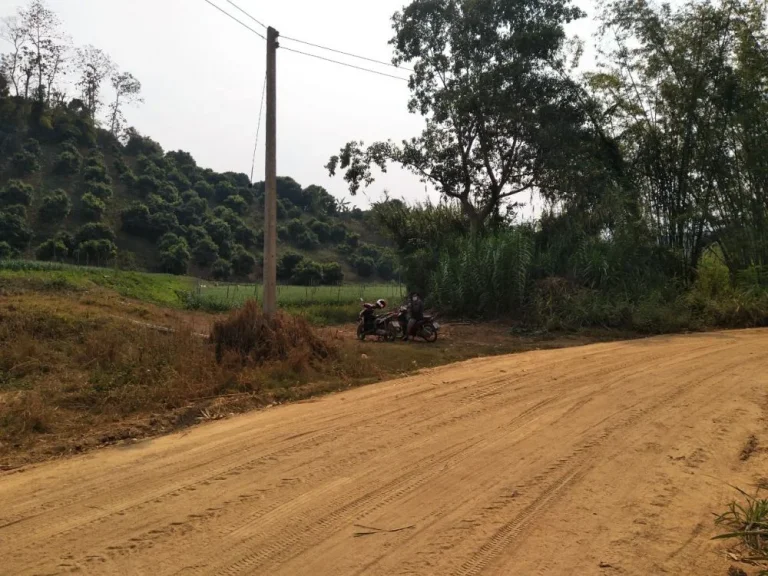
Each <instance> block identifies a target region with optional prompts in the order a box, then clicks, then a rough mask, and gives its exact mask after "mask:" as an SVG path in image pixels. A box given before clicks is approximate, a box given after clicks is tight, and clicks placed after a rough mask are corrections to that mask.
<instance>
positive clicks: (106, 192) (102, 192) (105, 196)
mask: <svg viewBox="0 0 768 576" xmlns="http://www.w3.org/2000/svg"><path fill="white" fill-rule="evenodd" d="M86 192H87V193H88V194H92V195H93V196H96V198H98V199H99V200H101V201H103V202H107V201H108V200H109V199H111V198H112V187H111V186H110V185H109V184H107V183H105V182H88V184H87V187H86Z"/></svg>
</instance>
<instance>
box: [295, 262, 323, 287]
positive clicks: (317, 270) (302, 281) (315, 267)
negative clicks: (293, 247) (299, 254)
mask: <svg viewBox="0 0 768 576" xmlns="http://www.w3.org/2000/svg"><path fill="white" fill-rule="evenodd" d="M322 281H323V270H322V268H321V267H320V265H319V264H318V263H317V262H313V261H311V260H302V261H301V262H299V263H298V265H297V266H296V268H295V269H294V270H293V275H292V276H291V283H292V284H295V285H297V286H318V285H319V284H321V283H322Z"/></svg>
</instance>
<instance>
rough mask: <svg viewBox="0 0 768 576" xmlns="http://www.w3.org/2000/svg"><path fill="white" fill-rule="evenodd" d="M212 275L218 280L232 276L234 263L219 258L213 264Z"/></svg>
mask: <svg viewBox="0 0 768 576" xmlns="http://www.w3.org/2000/svg"><path fill="white" fill-rule="evenodd" d="M211 276H212V277H213V278H215V279H216V280H226V279H228V278H229V277H230V276H232V264H230V263H229V262H227V261H226V260H224V259H223V258H219V259H218V260H216V262H214V263H213V266H211Z"/></svg>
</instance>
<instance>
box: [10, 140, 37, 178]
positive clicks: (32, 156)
mask: <svg viewBox="0 0 768 576" xmlns="http://www.w3.org/2000/svg"><path fill="white" fill-rule="evenodd" d="M40 153H41V151H40V142H38V141H37V140H32V139H30V140H27V141H26V142H25V143H24V146H23V148H22V150H21V151H20V152H17V153H16V154H14V156H13V158H12V159H11V165H12V166H13V169H14V172H15V173H16V174H17V175H19V176H28V175H29V174H34V173H35V172H38V171H39V170H40Z"/></svg>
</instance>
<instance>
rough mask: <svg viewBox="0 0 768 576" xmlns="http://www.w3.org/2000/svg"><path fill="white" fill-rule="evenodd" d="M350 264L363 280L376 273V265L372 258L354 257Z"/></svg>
mask: <svg viewBox="0 0 768 576" xmlns="http://www.w3.org/2000/svg"><path fill="white" fill-rule="evenodd" d="M350 264H351V265H352V267H353V268H354V269H355V272H357V275H358V276H360V277H361V278H370V277H371V276H373V274H374V272H375V271H376V263H375V262H374V261H373V258H371V257H370V256H353V257H352V258H351V259H350Z"/></svg>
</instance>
